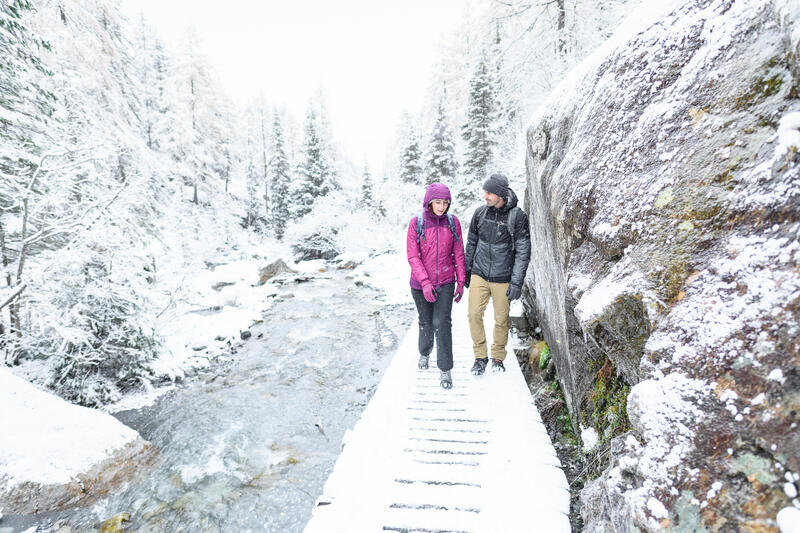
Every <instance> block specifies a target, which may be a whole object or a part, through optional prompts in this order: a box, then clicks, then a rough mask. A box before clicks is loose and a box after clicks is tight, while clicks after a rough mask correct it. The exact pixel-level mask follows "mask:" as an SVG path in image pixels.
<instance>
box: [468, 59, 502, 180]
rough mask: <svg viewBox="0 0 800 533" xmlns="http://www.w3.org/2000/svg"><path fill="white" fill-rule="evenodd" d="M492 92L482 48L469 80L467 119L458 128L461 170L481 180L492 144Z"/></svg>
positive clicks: (490, 161) (490, 160) (493, 105)
mask: <svg viewBox="0 0 800 533" xmlns="http://www.w3.org/2000/svg"><path fill="white" fill-rule="evenodd" d="M494 97H495V93H494V88H493V87H492V84H491V76H490V73H489V65H488V57H487V53H486V51H484V52H482V53H481V55H480V58H479V60H478V63H477V65H476V67H475V71H474V73H473V75H472V78H471V79H470V83H469V108H468V110H467V122H466V123H465V124H464V125H463V126H462V128H461V137H462V138H463V139H464V141H465V142H466V149H465V160H464V172H465V173H466V174H467V176H468V179H471V180H473V181H474V182H475V183H480V182H482V181H483V180H484V179H485V176H486V173H487V171H488V169H489V166H490V165H491V164H492V158H493V153H492V150H493V149H494V146H495V143H496V141H495V139H494V135H493V134H494V132H493V122H494V118H495V116H496V107H495V101H494Z"/></svg>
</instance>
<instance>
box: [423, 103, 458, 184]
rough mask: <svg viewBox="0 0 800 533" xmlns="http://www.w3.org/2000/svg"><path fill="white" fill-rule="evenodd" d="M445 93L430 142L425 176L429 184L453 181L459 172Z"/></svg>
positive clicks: (437, 111) (437, 110)
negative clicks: (445, 103)
mask: <svg viewBox="0 0 800 533" xmlns="http://www.w3.org/2000/svg"><path fill="white" fill-rule="evenodd" d="M445 95H446V93H444V94H443V95H442V97H441V98H440V99H439V106H438V107H437V109H436V122H435V124H434V125H433V131H432V132H431V136H430V141H429V142H428V157H427V158H426V161H425V175H426V176H427V181H428V183H429V184H430V183H433V182H436V181H443V182H447V181H452V180H453V178H455V176H456V171H457V170H458V163H457V162H456V149H455V145H454V143H453V131H452V129H451V128H450V125H449V124H448V123H447V116H446V115H445V111H444V100H445Z"/></svg>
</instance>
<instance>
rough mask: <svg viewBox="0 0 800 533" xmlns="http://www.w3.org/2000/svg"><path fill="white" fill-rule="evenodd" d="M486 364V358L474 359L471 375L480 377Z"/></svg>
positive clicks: (484, 370)
mask: <svg viewBox="0 0 800 533" xmlns="http://www.w3.org/2000/svg"><path fill="white" fill-rule="evenodd" d="M487 362H488V359H486V358H483V359H481V358H477V359H475V364H474V365H472V373H473V374H475V375H476V376H480V375H481V374H483V373H484V372H486V363H487Z"/></svg>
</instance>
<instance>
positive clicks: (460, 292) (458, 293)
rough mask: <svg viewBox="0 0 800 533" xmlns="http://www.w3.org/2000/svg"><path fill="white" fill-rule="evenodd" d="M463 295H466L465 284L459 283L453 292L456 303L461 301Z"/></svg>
mask: <svg viewBox="0 0 800 533" xmlns="http://www.w3.org/2000/svg"><path fill="white" fill-rule="evenodd" d="M462 296H464V285H463V284H461V283H459V284H458V285H456V292H455V293H453V300H455V301H456V303H458V302H460V301H461V297H462Z"/></svg>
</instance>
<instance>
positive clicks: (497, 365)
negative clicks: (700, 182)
mask: <svg viewBox="0 0 800 533" xmlns="http://www.w3.org/2000/svg"><path fill="white" fill-rule="evenodd" d="M505 371H506V367H505V366H504V365H503V361H501V360H500V359H492V372H495V373H497V372H505Z"/></svg>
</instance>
